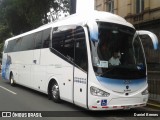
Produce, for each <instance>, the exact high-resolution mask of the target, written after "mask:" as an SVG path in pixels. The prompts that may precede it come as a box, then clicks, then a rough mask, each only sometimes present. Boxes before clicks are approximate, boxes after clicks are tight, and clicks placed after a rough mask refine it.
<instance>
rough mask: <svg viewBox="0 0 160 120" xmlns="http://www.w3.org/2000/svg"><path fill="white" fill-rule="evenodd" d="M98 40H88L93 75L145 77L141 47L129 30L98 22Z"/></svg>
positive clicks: (133, 32) (132, 31)
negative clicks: (89, 41) (89, 42)
mask: <svg viewBox="0 0 160 120" xmlns="http://www.w3.org/2000/svg"><path fill="white" fill-rule="evenodd" d="M98 27H99V28H98V30H99V36H98V38H99V41H98V42H94V41H91V51H92V62H93V68H94V71H95V74H96V75H97V76H101V77H108V78H116V79H138V78H144V77H145V76H146V66H145V59H144V52H143V49H142V44H141V41H140V39H139V37H138V36H137V34H136V31H135V30H134V29H133V28H130V27H127V26H123V25H119V24H113V23H112V24H111V23H104V22H98Z"/></svg>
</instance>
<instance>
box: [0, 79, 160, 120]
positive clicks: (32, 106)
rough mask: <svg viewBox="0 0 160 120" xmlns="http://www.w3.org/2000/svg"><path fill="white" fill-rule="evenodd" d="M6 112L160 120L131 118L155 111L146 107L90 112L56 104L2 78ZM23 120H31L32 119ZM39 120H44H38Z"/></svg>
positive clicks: (68, 119)
mask: <svg viewBox="0 0 160 120" xmlns="http://www.w3.org/2000/svg"><path fill="white" fill-rule="evenodd" d="M4 111H9V112H10V111H12V112H13V111H15V112H16V111H19V112H21V113H23V112H24V111H27V112H30V111H32V112H33V111H34V112H38V111H39V112H41V111H48V114H49V115H53V117H47V118H45V119H47V120H50V119H51V120H54V119H61V120H74V119H77V120H81V119H83V120H84V119H86V120H128V119H129V120H131V119H132V120H146V119H147V120H158V119H159V118H160V114H158V115H159V117H133V116H134V115H133V116H130V115H132V114H134V113H136V114H139V113H147V112H149V111H154V110H153V109H150V108H146V107H143V108H138V109H132V110H125V111H124V110H117V111H103V112H88V111H85V110H84V109H83V108H80V107H78V106H76V105H73V104H71V103H68V102H65V101H62V103H60V104H57V103H54V102H53V101H52V100H48V98H47V95H45V94H42V93H39V92H37V91H34V90H31V89H28V88H26V87H23V86H20V85H16V86H15V87H12V86H10V84H9V83H8V82H5V81H2V80H1V77H0V114H2V112H4ZM60 111H61V112H60ZM77 111H78V112H77ZM44 113H47V112H44ZM153 113H154V112H153ZM0 116H1V115H0ZM42 116H43V113H42ZM1 119H2V118H0V120H1ZM4 119H6V118H4ZM8 119H11V120H17V119H18V118H7V120H8ZM23 119H27V120H28V119H29V120H30V119H31V118H23ZM37 120H44V118H37Z"/></svg>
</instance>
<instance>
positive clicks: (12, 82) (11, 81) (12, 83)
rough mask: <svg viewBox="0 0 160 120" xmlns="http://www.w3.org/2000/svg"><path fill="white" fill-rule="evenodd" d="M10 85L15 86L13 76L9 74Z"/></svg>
mask: <svg viewBox="0 0 160 120" xmlns="http://www.w3.org/2000/svg"><path fill="white" fill-rule="evenodd" d="M10 85H11V86H15V83H14V79H13V75H12V74H11V76H10Z"/></svg>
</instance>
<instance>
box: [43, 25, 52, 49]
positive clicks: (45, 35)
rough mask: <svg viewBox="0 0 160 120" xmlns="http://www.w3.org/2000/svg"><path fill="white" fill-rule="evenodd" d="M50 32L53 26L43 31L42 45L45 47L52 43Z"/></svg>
mask: <svg viewBox="0 0 160 120" xmlns="http://www.w3.org/2000/svg"><path fill="white" fill-rule="evenodd" d="M50 33H51V28H49V29H46V30H44V31H43V35H42V45H43V48H48V47H49V44H50Z"/></svg>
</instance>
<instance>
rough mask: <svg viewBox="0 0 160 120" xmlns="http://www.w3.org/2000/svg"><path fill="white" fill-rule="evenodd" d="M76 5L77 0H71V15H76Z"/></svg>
mask: <svg viewBox="0 0 160 120" xmlns="http://www.w3.org/2000/svg"><path fill="white" fill-rule="evenodd" d="M76 3H77V0H70V14H75V13H76Z"/></svg>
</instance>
